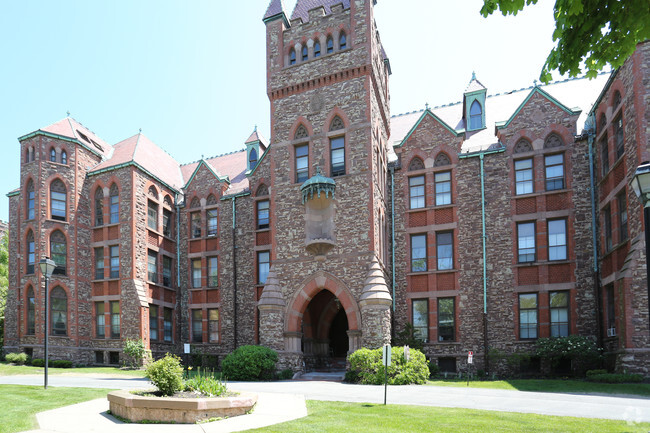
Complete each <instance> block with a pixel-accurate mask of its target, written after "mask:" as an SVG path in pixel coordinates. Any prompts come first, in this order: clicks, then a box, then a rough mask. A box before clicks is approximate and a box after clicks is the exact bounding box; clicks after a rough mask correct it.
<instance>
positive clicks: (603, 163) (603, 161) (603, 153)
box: [600, 133, 609, 177]
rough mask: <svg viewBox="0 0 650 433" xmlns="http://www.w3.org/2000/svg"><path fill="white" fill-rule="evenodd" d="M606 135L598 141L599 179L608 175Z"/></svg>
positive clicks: (607, 143)
mask: <svg viewBox="0 0 650 433" xmlns="http://www.w3.org/2000/svg"><path fill="white" fill-rule="evenodd" d="M607 140H608V137H607V133H605V135H603V136H602V138H601V139H600V174H601V177H605V176H607V173H609V142H608V141H607Z"/></svg>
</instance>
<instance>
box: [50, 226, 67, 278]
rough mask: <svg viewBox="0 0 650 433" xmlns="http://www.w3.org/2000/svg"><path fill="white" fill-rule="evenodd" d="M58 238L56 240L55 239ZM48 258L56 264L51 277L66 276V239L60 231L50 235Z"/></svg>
mask: <svg viewBox="0 0 650 433" xmlns="http://www.w3.org/2000/svg"><path fill="white" fill-rule="evenodd" d="M56 237H58V239H55V238H56ZM50 258H51V259H52V260H53V261H54V263H55V264H56V267H55V268H54V272H53V273H52V274H53V275H67V270H68V239H67V238H66V237H65V234H63V232H62V231H61V230H54V231H53V232H52V233H50Z"/></svg>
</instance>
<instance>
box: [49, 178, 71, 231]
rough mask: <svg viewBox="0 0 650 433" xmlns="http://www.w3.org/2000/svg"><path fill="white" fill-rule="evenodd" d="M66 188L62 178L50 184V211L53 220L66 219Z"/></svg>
mask: <svg viewBox="0 0 650 433" xmlns="http://www.w3.org/2000/svg"><path fill="white" fill-rule="evenodd" d="M66 202H67V195H66V188H65V185H64V184H63V182H62V181H61V180H60V179H56V180H55V181H54V182H52V183H51V184H50V211H51V214H52V219H53V220H59V221H65V218H66Z"/></svg>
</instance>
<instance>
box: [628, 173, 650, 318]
mask: <svg viewBox="0 0 650 433" xmlns="http://www.w3.org/2000/svg"><path fill="white" fill-rule="evenodd" d="M632 188H633V189H634V192H635V193H636V196H637V197H639V200H641V203H642V204H643V218H644V223H643V225H644V228H645V270H646V277H645V278H646V282H647V284H648V315H649V316H650V272H648V269H649V265H648V253H649V252H650V162H648V161H644V162H642V163H641V165H640V166H638V167H637V169H636V172H634V179H633V180H632Z"/></svg>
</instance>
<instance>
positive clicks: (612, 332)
mask: <svg viewBox="0 0 650 433" xmlns="http://www.w3.org/2000/svg"><path fill="white" fill-rule="evenodd" d="M607 336H608V337H616V328H614V327H611V328H607Z"/></svg>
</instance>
